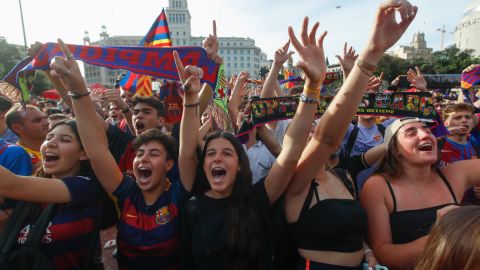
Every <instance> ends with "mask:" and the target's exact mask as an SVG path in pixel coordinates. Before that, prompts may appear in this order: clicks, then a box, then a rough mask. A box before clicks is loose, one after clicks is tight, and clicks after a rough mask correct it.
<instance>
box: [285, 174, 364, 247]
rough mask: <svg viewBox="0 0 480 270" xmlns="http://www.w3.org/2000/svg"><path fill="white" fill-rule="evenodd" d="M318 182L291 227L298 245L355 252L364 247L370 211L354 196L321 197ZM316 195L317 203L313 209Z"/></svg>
mask: <svg viewBox="0 0 480 270" xmlns="http://www.w3.org/2000/svg"><path fill="white" fill-rule="evenodd" d="M317 186H318V183H317V182H315V179H314V180H312V183H311V185H310V190H309V192H308V195H307V198H306V199H305V203H304V204H303V208H302V211H301V212H300V216H299V218H298V220H297V221H296V222H294V223H289V224H288V227H289V229H290V232H291V234H292V237H293V239H294V241H295V243H296V246H297V248H301V249H308V250H325V251H336V252H355V251H358V250H361V249H362V248H363V240H364V236H365V235H366V231H367V214H366V213H365V210H364V209H363V208H362V207H361V206H360V204H359V202H358V201H356V200H353V199H325V200H320V196H319V195H318V191H317ZM313 194H315V197H316V200H317V203H316V204H315V205H313V206H312V207H311V208H310V204H311V202H312V197H313Z"/></svg>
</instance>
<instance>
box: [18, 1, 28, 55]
mask: <svg viewBox="0 0 480 270" xmlns="http://www.w3.org/2000/svg"><path fill="white" fill-rule="evenodd" d="M18 5H19V6H20V18H21V19H22V30H23V44H24V46H25V51H27V48H28V47H27V35H26V34H25V24H24V22H23V11H22V0H18Z"/></svg>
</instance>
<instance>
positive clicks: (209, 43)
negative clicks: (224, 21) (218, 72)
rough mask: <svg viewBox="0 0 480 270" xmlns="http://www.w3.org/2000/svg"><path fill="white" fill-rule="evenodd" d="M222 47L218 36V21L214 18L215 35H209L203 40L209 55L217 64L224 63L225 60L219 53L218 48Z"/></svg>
mask: <svg viewBox="0 0 480 270" xmlns="http://www.w3.org/2000/svg"><path fill="white" fill-rule="evenodd" d="M219 47H220V45H219V43H218V38H217V23H216V22H215V20H213V35H208V37H207V38H206V39H205V40H204V41H203V48H205V50H206V51H207V55H208V57H209V58H210V59H212V60H213V61H214V62H215V63H217V64H222V62H223V60H222V58H221V57H220V56H219V55H218V48H219Z"/></svg>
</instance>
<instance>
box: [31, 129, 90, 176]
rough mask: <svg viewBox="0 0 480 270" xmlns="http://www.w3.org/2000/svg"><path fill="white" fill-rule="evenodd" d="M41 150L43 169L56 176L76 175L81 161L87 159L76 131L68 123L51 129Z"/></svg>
mask: <svg viewBox="0 0 480 270" xmlns="http://www.w3.org/2000/svg"><path fill="white" fill-rule="evenodd" d="M40 152H41V153H42V159H43V170H44V171H45V173H46V174H50V175H52V176H54V177H56V178H62V177H65V176H74V175H76V174H77V173H78V170H79V168H80V161H82V160H87V155H86V154H85V151H83V149H82V147H81V144H80V142H79V141H78V139H77V137H76V136H75V133H73V131H72V130H71V129H70V127H69V126H67V125H59V126H57V127H55V128H54V129H53V130H52V131H50V132H49V133H48V134H47V137H46V139H45V141H44V142H43V144H42V146H41V147H40Z"/></svg>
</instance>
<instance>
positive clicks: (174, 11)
mask: <svg viewBox="0 0 480 270" xmlns="http://www.w3.org/2000/svg"><path fill="white" fill-rule="evenodd" d="M168 4H169V6H168V7H167V8H166V9H165V11H166V13H167V20H168V27H169V30H170V37H171V39H172V44H173V46H202V43H203V40H204V39H205V38H206V37H194V36H192V33H191V24H190V20H191V16H190V12H189V11H188V4H187V1H186V0H169V1H168ZM142 38H143V37H142V36H112V37H110V36H109V34H108V33H107V30H106V26H102V31H101V33H100V40H99V41H95V42H90V36H89V34H88V32H86V31H85V33H84V38H83V41H84V44H85V45H99V46H107V45H109V46H138V44H140V41H141V40H142ZM218 41H219V43H220V50H219V54H220V56H221V57H222V58H223V61H224V66H225V74H226V75H227V76H228V77H230V76H232V75H236V74H238V73H240V72H241V71H243V70H245V71H247V72H249V73H250V77H252V78H258V77H259V74H260V68H261V67H262V66H263V65H267V64H268V63H269V62H268V60H267V57H266V54H264V53H262V51H261V50H260V48H259V47H257V46H255V40H253V39H251V38H243V37H219V38H218ZM84 72H85V73H84V74H85V80H86V82H87V84H94V83H100V84H102V85H105V86H106V87H109V88H113V87H114V85H115V80H116V79H117V77H118V76H119V75H120V74H121V73H123V72H125V71H124V70H110V69H107V68H103V67H98V66H92V65H88V64H84Z"/></svg>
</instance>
